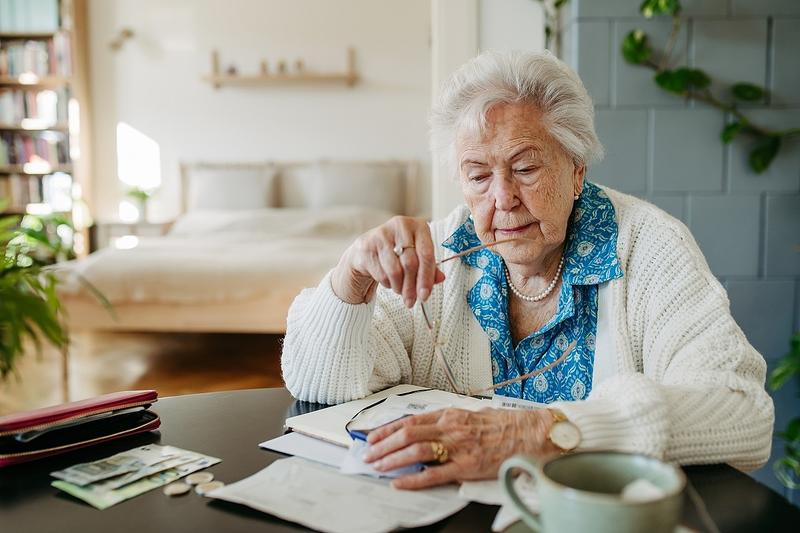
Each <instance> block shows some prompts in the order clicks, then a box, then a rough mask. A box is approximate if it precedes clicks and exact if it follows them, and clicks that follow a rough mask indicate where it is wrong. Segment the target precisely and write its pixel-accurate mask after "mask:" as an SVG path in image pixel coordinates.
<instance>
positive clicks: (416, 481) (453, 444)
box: [364, 408, 558, 489]
mask: <svg viewBox="0 0 800 533" xmlns="http://www.w3.org/2000/svg"><path fill="white" fill-rule="evenodd" d="M550 425H552V415H551V414H550V412H549V411H547V410H539V411H512V410H506V409H484V410H482V411H478V412H474V411H467V410H464V409H453V408H450V409H443V410H441V411H433V412H430V413H425V414H421V415H416V416H412V417H407V418H403V419H401V420H397V421H396V422H393V423H391V424H388V425H386V426H382V427H380V428H378V429H375V430H373V431H372V432H370V434H369V440H368V442H369V443H370V445H371V446H370V449H369V452H368V453H367V455H366V456H365V458H364V459H365V460H366V461H367V462H372V465H373V467H374V468H375V469H376V470H378V471H387V470H394V469H395V468H401V467H404V466H408V465H412V464H415V463H419V462H432V461H434V460H435V459H436V457H435V454H434V451H433V447H432V445H431V443H432V442H441V443H442V444H443V445H444V446H445V448H447V451H448V461H447V462H446V463H444V464H442V465H437V466H429V467H428V468H427V469H425V470H423V471H422V472H419V473H416V474H410V475H407V476H403V477H400V478H397V479H396V480H394V482H393V485H394V487H395V488H399V489H421V488H426V487H432V486H435V485H442V484H444V483H450V482H451V481H465V480H473V479H488V478H493V477H495V476H497V471H498V469H499V468H500V465H501V463H502V462H503V461H504V460H506V459H508V458H509V457H511V456H512V455H514V454H515V453H527V454H530V455H534V456H538V457H542V456H546V455H550V454H553V453H558V449H557V448H555V446H553V444H552V443H550V441H549V440H548V439H547V437H546V435H547V433H548V431H549V428H550Z"/></svg>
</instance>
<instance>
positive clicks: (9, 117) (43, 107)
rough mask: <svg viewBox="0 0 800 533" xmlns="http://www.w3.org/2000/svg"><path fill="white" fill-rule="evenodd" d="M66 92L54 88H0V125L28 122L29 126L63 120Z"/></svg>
mask: <svg viewBox="0 0 800 533" xmlns="http://www.w3.org/2000/svg"><path fill="white" fill-rule="evenodd" d="M68 102H69V92H68V91H67V89H66V88H65V87H60V88H58V89H18V88H0V129H2V128H3V127H4V126H20V127H23V128H24V127H25V126H26V125H28V126H29V127H30V128H31V129H38V128H47V127H52V126H55V125H57V124H65V123H67V116H68V115H67V105H68Z"/></svg>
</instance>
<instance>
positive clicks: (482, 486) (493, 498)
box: [458, 476, 539, 531]
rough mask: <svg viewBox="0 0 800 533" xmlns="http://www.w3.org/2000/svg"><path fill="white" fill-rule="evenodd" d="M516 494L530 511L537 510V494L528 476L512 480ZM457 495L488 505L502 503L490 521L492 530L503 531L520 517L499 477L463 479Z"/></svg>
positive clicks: (536, 511)
mask: <svg viewBox="0 0 800 533" xmlns="http://www.w3.org/2000/svg"><path fill="white" fill-rule="evenodd" d="M514 488H515V489H516V490H517V494H519V497H520V498H521V499H522V501H524V502H525V505H527V506H528V508H529V509H531V511H533V512H534V513H538V512H539V495H538V494H537V493H536V483H535V482H534V481H533V480H532V479H531V478H530V477H528V476H519V477H518V478H517V479H515V480H514ZM458 496H459V497H460V498H462V499H464V500H467V501H472V502H480V503H485V504H488V505H502V507H501V508H500V510H499V511H497V515H496V516H495V517H494V522H492V531H503V530H505V529H506V528H507V527H508V526H510V525H511V524H513V523H514V522H516V521H517V520H519V519H520V515H519V512H518V511H517V510H516V508H515V507H514V506H513V505H511V500H510V499H509V498H508V496H506V493H505V492H504V491H503V487H502V485H501V482H500V480H499V479H487V480H485V481H464V482H463V483H461V487H460V488H459V489H458Z"/></svg>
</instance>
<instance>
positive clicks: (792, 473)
mask: <svg viewBox="0 0 800 533" xmlns="http://www.w3.org/2000/svg"><path fill="white" fill-rule="evenodd" d="M772 468H773V469H774V471H775V476H776V477H777V478H778V480H780V482H781V483H783V485H784V486H785V487H787V488H789V489H799V488H800V461H798V460H797V459H795V458H792V457H783V458H781V459H779V460H777V461H775V463H774V464H773V465H772Z"/></svg>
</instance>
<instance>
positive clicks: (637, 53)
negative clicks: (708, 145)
mask: <svg viewBox="0 0 800 533" xmlns="http://www.w3.org/2000/svg"><path fill="white" fill-rule="evenodd" d="M639 11H640V12H641V13H642V15H644V17H645V18H648V19H651V18H653V17H655V16H659V15H666V16H669V17H671V18H672V30H671V32H670V35H669V39H668V41H667V45H666V46H665V48H664V50H663V52H660V53H659V52H657V51H656V50H654V49H653V47H652V46H651V44H650V40H649V38H648V37H647V34H646V33H644V32H643V31H642V30H633V31H631V32H629V33H628V34H627V35H626V36H625V39H624V40H623V41H622V55H623V57H624V58H625V60H626V61H627V62H628V63H631V64H633V65H639V66H641V67H646V68H649V69H651V70H653V71H654V72H655V75H654V77H653V79H654V81H655V83H656V85H658V86H659V87H661V88H662V89H663V90H665V91H667V92H670V93H672V94H675V95H678V96H682V97H684V98H690V99H694V100H697V101H698V102H703V103H704V104H707V105H709V106H711V107H714V108H717V109H719V110H720V111H723V112H725V113H728V114H729V115H730V120H729V121H728V124H726V125H725V127H724V128H723V129H722V131H721V132H720V139H721V140H722V142H723V143H725V144H728V143H730V142H731V141H733V139H735V138H736V137H737V136H740V135H747V136H750V137H752V138H753V139H754V140H755V146H754V148H753V149H752V150H751V151H750V155H749V158H748V161H749V164H750V168H752V169H753V171H755V172H756V173H759V174H760V173H762V172H764V171H765V170H767V169H768V168H769V166H770V164H772V161H773V160H774V159H775V157H776V156H777V155H778V152H779V151H780V149H781V145H782V144H783V142H784V141H785V140H786V139H788V138H789V137H793V136H797V135H800V128H791V129H785V130H775V129H770V128H766V127H764V126H761V125H758V124H756V123H755V122H753V121H752V120H751V119H750V118H748V117H747V116H746V115H745V113H744V112H743V111H742V110H741V109H740V108H739V106H740V105H741V104H742V103H754V102H761V101H763V100H764V98H765V97H766V96H767V92H766V90H765V89H764V88H763V87H759V86H758V85H754V84H752V83H746V82H739V83H734V84H733V85H732V86H731V87H730V88H729V90H728V91H727V92H728V93H729V94H727V95H726V98H724V99H723V98H719V97H717V96H716V95H714V94H713V93H712V92H711V89H710V87H711V77H710V76H709V75H708V74H707V73H706V72H705V71H703V70H701V69H699V68H689V67H686V66H678V67H673V66H672V64H673V59H672V55H673V51H674V49H675V44H676V43H677V40H678V35H679V34H680V30H681V23H682V21H681V16H680V14H681V3H680V0H645V1H644V2H642V4H641V6H640V8H639Z"/></svg>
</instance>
